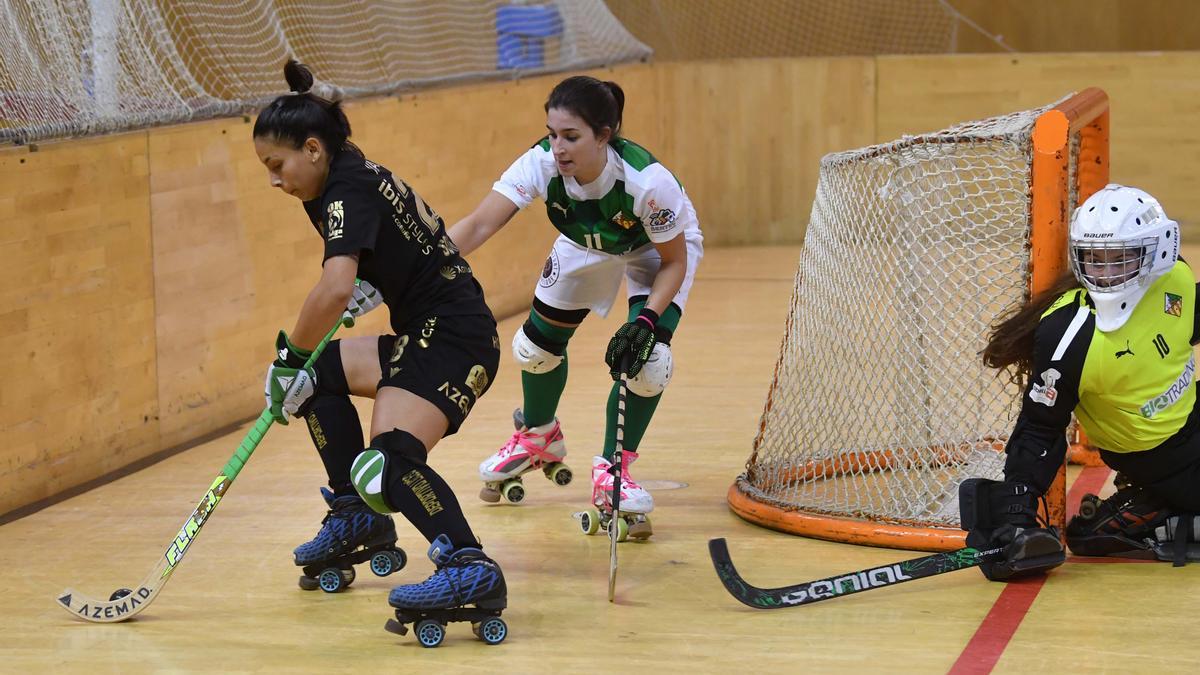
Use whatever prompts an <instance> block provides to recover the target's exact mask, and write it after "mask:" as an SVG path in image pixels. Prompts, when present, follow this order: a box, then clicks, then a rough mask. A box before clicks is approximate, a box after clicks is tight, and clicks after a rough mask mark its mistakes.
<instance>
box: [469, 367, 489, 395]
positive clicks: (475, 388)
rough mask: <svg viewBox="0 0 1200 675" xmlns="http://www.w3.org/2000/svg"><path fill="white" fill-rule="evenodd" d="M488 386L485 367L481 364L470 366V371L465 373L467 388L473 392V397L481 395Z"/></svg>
mask: <svg viewBox="0 0 1200 675" xmlns="http://www.w3.org/2000/svg"><path fill="white" fill-rule="evenodd" d="M487 386H488V374H487V369H486V368H484V367H483V366H479V365H475V366H471V372H469V373H467V388H469V389H470V390H471V391H472V392H474V394H475V398H479V397H480V396H483V390H484V389H487Z"/></svg>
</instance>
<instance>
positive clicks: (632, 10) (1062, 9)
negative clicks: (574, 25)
mask: <svg viewBox="0 0 1200 675" xmlns="http://www.w3.org/2000/svg"><path fill="white" fill-rule="evenodd" d="M605 4H607V5H608V7H609V9H610V10H612V12H613V14H614V15H615V16H616V17H617V19H618V20H619V21H620V22H621V24H622V25H623V26H625V27H626V28H627V29H628V30H629V31H630V32H631V33H632V34H633V35H634V37H636V38H637V39H638V40H641V41H642V42H643V43H645V44H646V45H648V46H649V47H650V48H652V49H653V50H654V59H655V60H656V61H660V62H661V61H678V60H695V59H730V58H743V57H764V56H770V57H805V56H831V55H852V54H896V53H917V52H920V53H940V52H942V51H951V52H957V53H960V54H964V53H965V54H974V53H1001V52H1005V51H1008V50H1006V49H1005V46H1007V47H1009V48H1011V50H1013V51H1016V52H1021V53H1030V52H1133V51H1166V50H1198V49H1200V3H1198V2H1195V0H1052V1H1050V2H1046V1H1044V0H949V2H948V3H947V4H948V5H949V6H950V7H952V8H953V9H954V10H955V12H956V14H952V13H949V12H947V11H946V10H945V8H944V7H943V6H942V5H941V4H940V2H939V0H736V2H735V1H734V0H605ZM968 21H969V22H971V23H974V24H975V25H976V26H978V27H979V28H980V29H982V30H976V29H975V28H973V27H972V26H971V25H970V23H968ZM997 37H998V38H999V40H997Z"/></svg>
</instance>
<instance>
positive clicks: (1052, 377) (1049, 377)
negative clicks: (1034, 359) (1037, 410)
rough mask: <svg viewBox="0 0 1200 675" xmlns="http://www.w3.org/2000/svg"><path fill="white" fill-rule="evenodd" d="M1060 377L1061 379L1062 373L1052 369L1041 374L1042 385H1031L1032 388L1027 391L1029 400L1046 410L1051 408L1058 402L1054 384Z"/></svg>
mask: <svg viewBox="0 0 1200 675" xmlns="http://www.w3.org/2000/svg"><path fill="white" fill-rule="evenodd" d="M1060 377H1062V373H1060V372H1058V371H1057V370H1055V369H1053V368H1050V369H1048V370H1046V371H1045V372H1043V373H1042V384H1038V383H1036V382H1034V383H1033V387H1032V388H1031V389H1030V390H1029V398H1031V399H1033V400H1034V401H1035V402H1037V403H1041V404H1042V405H1044V406H1046V407H1047V408H1053V407H1054V402H1055V401H1057V400H1058V390H1057V389H1055V388H1054V383H1055V382H1058V378H1060Z"/></svg>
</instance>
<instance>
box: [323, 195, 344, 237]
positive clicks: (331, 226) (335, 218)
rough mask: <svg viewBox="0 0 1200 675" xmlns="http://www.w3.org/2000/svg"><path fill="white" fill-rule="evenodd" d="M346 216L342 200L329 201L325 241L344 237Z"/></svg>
mask: <svg viewBox="0 0 1200 675" xmlns="http://www.w3.org/2000/svg"><path fill="white" fill-rule="evenodd" d="M344 217H345V216H344V214H343V212H342V202H341V200H338V201H336V202H329V207H328V208H327V209H325V241H333V240H334V239H341V238H342V226H343V221H344Z"/></svg>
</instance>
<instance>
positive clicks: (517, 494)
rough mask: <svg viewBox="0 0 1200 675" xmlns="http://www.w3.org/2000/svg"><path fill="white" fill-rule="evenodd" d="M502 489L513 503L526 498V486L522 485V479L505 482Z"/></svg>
mask: <svg viewBox="0 0 1200 675" xmlns="http://www.w3.org/2000/svg"><path fill="white" fill-rule="evenodd" d="M500 491H501V493H503V494H504V498H505V499H507V500H508V501H510V502H512V503H513V504H520V503H521V502H522V501H523V500H524V499H525V486H523V485H521V482H520V481H515V480H514V481H511V482H509V483H505V484H504V487H503V488H501V490H500Z"/></svg>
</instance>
